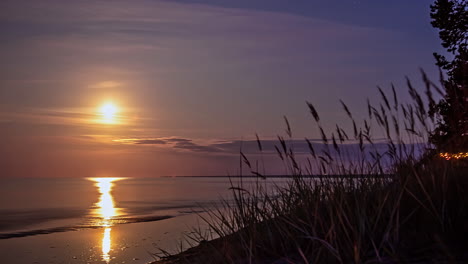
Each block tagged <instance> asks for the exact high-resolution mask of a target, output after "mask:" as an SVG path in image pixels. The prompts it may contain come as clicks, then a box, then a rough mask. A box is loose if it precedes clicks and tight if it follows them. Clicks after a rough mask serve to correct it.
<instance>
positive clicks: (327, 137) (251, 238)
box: [163, 73, 468, 263]
mask: <svg viewBox="0 0 468 264" xmlns="http://www.w3.org/2000/svg"><path fill="white" fill-rule="evenodd" d="M423 81H424V84H425V91H424V93H425V96H421V94H420V93H419V92H418V91H417V90H416V89H415V88H414V87H413V85H412V83H411V82H410V81H409V80H407V87H408V92H409V95H410V97H411V101H410V102H409V103H402V102H400V101H399V98H398V95H397V92H396V90H395V88H394V87H393V86H392V87H391V93H390V95H388V94H386V93H385V92H384V90H383V89H381V88H378V91H379V93H380V96H381V100H380V101H379V102H378V103H377V104H372V103H371V102H369V101H368V105H367V117H366V118H365V119H364V120H363V121H362V122H358V120H357V119H356V117H355V116H354V115H353V114H352V112H351V111H350V110H349V108H348V106H347V105H346V104H345V103H344V102H342V101H341V104H342V107H343V110H344V113H345V114H346V115H347V116H348V118H349V119H350V121H351V123H352V128H351V129H350V131H346V130H345V129H344V128H342V127H341V126H339V125H337V126H336V129H335V131H333V132H331V133H330V132H329V133H327V132H325V130H324V128H323V126H322V123H321V122H323V121H322V120H321V118H320V115H319V114H318V111H317V110H316V109H315V107H314V106H313V104H311V103H309V102H307V106H308V108H309V111H310V113H311V116H312V119H313V122H315V123H316V124H317V129H318V131H319V133H320V134H321V137H322V146H321V147H320V148H317V147H316V146H314V144H312V143H311V141H310V140H308V139H305V142H307V144H308V147H309V151H310V154H309V155H308V156H307V157H305V158H302V159H301V160H299V158H298V155H297V154H296V153H295V152H294V146H293V145H291V144H290V142H291V141H292V140H291V139H292V132H291V128H290V126H289V122H288V121H287V119H285V120H286V136H285V137H282V136H279V137H278V144H277V146H275V150H276V152H277V155H278V158H279V159H280V160H281V161H282V162H283V163H284V165H285V167H286V168H287V170H288V171H289V173H290V180H289V181H288V182H287V184H286V185H278V186H276V187H275V188H273V189H269V188H265V187H264V185H263V184H262V181H263V179H264V178H267V177H268V176H266V175H263V174H262V173H261V172H259V171H257V167H258V166H252V164H256V161H255V163H254V161H251V160H249V158H248V157H247V156H246V155H245V154H244V153H241V159H242V165H241V166H243V167H244V169H247V170H249V171H250V172H251V173H252V174H253V175H256V176H258V181H257V184H255V185H253V186H247V185H246V184H244V183H243V182H242V181H241V182H232V188H231V189H232V196H233V200H223V202H222V206H221V207H217V208H216V209H213V210H211V211H209V212H208V214H207V215H202V219H203V220H204V221H205V222H206V223H207V224H208V226H209V228H210V230H211V232H209V233H206V232H204V231H202V230H200V229H198V230H195V231H194V232H193V233H191V235H189V237H188V240H191V241H193V242H194V245H197V244H198V246H196V247H195V248H192V249H190V250H188V251H186V252H184V253H181V254H178V255H175V256H168V257H165V258H163V260H164V261H166V262H168V263H423V262H456V261H460V262H463V261H468V254H467V253H465V252H468V237H467V234H468V222H467V219H468V218H467V217H468V195H467V191H466V190H468V180H467V179H466V177H467V176H468V174H467V167H466V165H462V164H454V163H453V162H447V161H443V160H440V159H439V158H438V157H437V156H436V154H437V153H438V150H437V149H432V148H433V147H432V146H430V145H429V144H428V143H427V142H428V136H429V133H430V132H431V131H432V130H433V128H434V122H435V121H436V120H437V116H436V115H435V114H429V113H430V111H429V108H430V107H431V105H433V104H434V102H435V100H436V99H435V98H433V93H439V94H440V95H441V96H443V94H442V92H441V89H440V88H439V87H437V85H435V84H434V83H432V82H431V81H429V79H428V78H427V77H426V76H425V74H424V73H423ZM441 83H443V80H441ZM376 135H377V136H378V135H383V139H380V140H376V139H375V138H376ZM257 140H258V148H259V151H260V152H262V151H263V149H262V143H261V140H260V139H258V137H257ZM350 144H354V145H353V146H354V147H353V148H350V147H349V146H350ZM382 146H384V150H382ZM329 175H341V177H332V176H329ZM309 176H315V178H311V177H309ZM211 239H214V240H212V241H210V242H206V241H207V240H211Z"/></svg>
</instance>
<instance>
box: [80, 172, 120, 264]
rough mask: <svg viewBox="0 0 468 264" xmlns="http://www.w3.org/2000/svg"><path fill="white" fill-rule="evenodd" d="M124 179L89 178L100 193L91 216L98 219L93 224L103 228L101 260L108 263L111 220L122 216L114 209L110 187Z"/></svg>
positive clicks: (109, 258)
mask: <svg viewBox="0 0 468 264" xmlns="http://www.w3.org/2000/svg"><path fill="white" fill-rule="evenodd" d="M122 179H124V178H89V180H91V181H94V182H95V184H94V185H95V186H96V187H98V191H99V193H100V197H99V202H97V203H96V204H95V209H94V212H93V214H94V215H95V216H96V217H97V218H98V219H99V220H98V221H97V222H96V223H95V224H96V225H98V226H102V227H104V233H103V236H102V245H101V248H102V259H103V260H104V261H105V262H107V263H109V261H110V260H111V257H110V254H109V252H110V251H111V249H112V239H111V230H112V228H111V227H112V225H113V222H112V221H113V219H114V218H115V217H117V216H119V215H121V214H122V210H121V209H120V208H116V207H115V203H114V198H113V197H112V187H113V186H114V182H116V181H118V180H122Z"/></svg>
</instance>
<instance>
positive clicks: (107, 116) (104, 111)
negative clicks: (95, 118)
mask: <svg viewBox="0 0 468 264" xmlns="http://www.w3.org/2000/svg"><path fill="white" fill-rule="evenodd" d="M99 112H100V113H101V116H102V120H101V121H102V122H103V123H106V124H114V123H116V121H117V120H116V119H117V113H118V112H119V109H118V107H117V106H116V105H115V104H113V103H105V104H104V105H102V106H101V107H100V108H99Z"/></svg>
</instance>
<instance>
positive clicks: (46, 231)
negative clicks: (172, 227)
mask: <svg viewBox="0 0 468 264" xmlns="http://www.w3.org/2000/svg"><path fill="white" fill-rule="evenodd" d="M173 217H174V216H172V215H162V216H161V215H155V216H143V217H129V218H122V219H120V220H119V221H118V222H117V225H119V224H131V223H142V222H155V221H160V220H164V219H170V218H173ZM96 228H102V226H96V225H77V226H62V227H53V228H45V229H34V230H28V231H20V232H12V233H0V239H9V238H17V237H27V236H35V235H44V234H52V233H59V232H69V231H77V230H82V229H96Z"/></svg>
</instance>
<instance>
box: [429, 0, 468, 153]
mask: <svg viewBox="0 0 468 264" xmlns="http://www.w3.org/2000/svg"><path fill="white" fill-rule="evenodd" d="M431 18H432V23H431V24H432V26H433V27H434V28H437V29H439V37H440V39H441V41H442V46H443V47H444V48H445V49H446V50H447V52H448V54H449V56H450V57H452V58H451V59H447V57H446V56H443V55H440V54H437V53H434V56H435V58H436V61H437V65H438V66H439V67H440V68H441V69H442V70H444V71H445V72H446V73H447V76H448V78H447V80H445V81H444V83H443V87H444V88H445V96H444V98H443V99H442V100H440V101H439V102H438V103H437V104H436V103H435V102H434V101H432V102H431V114H434V113H437V114H438V115H439V119H438V120H437V127H436V129H435V130H434V131H433V132H432V134H431V138H430V140H431V143H433V144H434V145H435V146H436V147H437V148H438V149H439V150H446V151H452V152H456V151H468V1H466V0H461V1H456V0H437V1H436V2H435V3H434V4H433V5H431Z"/></svg>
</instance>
